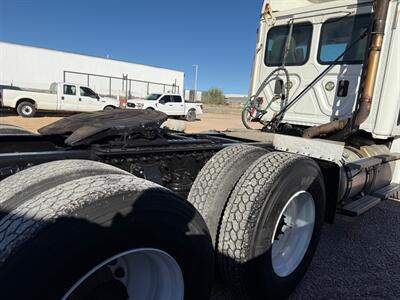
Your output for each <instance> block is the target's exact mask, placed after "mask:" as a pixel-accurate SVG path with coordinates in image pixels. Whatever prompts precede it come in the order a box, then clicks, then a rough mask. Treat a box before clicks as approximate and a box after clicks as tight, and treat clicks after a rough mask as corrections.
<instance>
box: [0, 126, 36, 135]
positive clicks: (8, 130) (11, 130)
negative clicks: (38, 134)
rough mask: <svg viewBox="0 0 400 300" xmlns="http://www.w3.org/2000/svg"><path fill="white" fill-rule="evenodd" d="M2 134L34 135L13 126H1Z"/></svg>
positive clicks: (0, 131) (0, 132)
mask: <svg viewBox="0 0 400 300" xmlns="http://www.w3.org/2000/svg"><path fill="white" fill-rule="evenodd" d="M2 134H11V135H26V134H34V133H33V132H31V131H29V130H27V129H25V128H22V127H19V126H16V125H11V124H0V135H2Z"/></svg>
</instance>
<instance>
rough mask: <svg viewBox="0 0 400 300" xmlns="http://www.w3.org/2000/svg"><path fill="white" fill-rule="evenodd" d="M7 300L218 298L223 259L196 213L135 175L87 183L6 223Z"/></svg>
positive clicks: (26, 206) (73, 184)
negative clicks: (214, 286) (217, 266)
mask: <svg viewBox="0 0 400 300" xmlns="http://www.w3.org/2000/svg"><path fill="white" fill-rule="evenodd" d="M0 236H1V239H0V282H1V286H2V291H1V295H2V298H4V299H26V298H29V299H68V300H72V299H128V296H129V297H130V299H139V300H145V299H146V300H147V299H153V300H169V299H171V300H175V299H183V298H184V297H185V299H209V296H210V290H211V283H212V274H213V251H212V245H211V239H210V236H209V234H208V231H207V226H206V224H205V223H204V221H203V219H202V218H201V216H200V215H199V214H198V213H197V212H196V210H195V209H194V207H193V206H191V205H190V204H189V203H188V202H187V201H185V200H183V199H181V198H179V197H178V196H177V195H175V194H174V193H172V192H170V191H169V190H167V189H165V188H162V187H160V186H158V185H156V184H154V183H150V182H149V181H146V180H144V179H140V178H137V177H134V176H127V175H115V174H114V175H100V176H93V177H86V178H81V179H78V180H74V181H70V182H67V183H64V184H61V185H59V186H56V187H53V188H51V189H49V190H46V191H44V192H43V193H41V194H39V195H37V196H35V197H33V198H32V199H29V200H27V201H25V202H24V203H22V204H21V205H19V206H18V207H17V208H16V209H15V210H13V211H11V212H9V214H8V215H7V216H6V217H5V218H3V219H2V220H1V221H0Z"/></svg>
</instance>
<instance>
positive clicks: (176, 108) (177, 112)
mask: <svg viewBox="0 0 400 300" xmlns="http://www.w3.org/2000/svg"><path fill="white" fill-rule="evenodd" d="M171 100H172V102H171V103H170V104H169V106H170V110H171V115H172V116H184V115H185V104H184V103H183V100H182V97H181V96H178V95H172V96H171Z"/></svg>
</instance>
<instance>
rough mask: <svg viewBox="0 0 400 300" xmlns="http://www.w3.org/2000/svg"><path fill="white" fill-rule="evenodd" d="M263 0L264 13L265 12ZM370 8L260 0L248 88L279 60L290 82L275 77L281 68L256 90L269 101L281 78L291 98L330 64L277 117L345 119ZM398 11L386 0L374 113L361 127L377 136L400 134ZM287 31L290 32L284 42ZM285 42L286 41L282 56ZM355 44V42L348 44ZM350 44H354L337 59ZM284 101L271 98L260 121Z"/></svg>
mask: <svg viewBox="0 0 400 300" xmlns="http://www.w3.org/2000/svg"><path fill="white" fill-rule="evenodd" d="M267 5H268V13H267V14H265V13H266V10H265V9H266V8H267ZM372 12H373V7H372V1H368V0H358V1H356V0H348V1H304V0H302V1H290V3H286V2H285V4H282V3H281V1H265V3H264V10H263V12H262V13H263V15H262V18H261V22H260V27H259V31H258V38H257V46H256V51H255V56H254V67H253V75H252V83H251V88H250V93H251V95H254V94H255V93H256V91H257V89H258V88H259V87H260V85H261V83H262V82H263V80H264V79H265V78H266V76H267V75H268V74H270V72H271V71H272V70H274V69H275V68H277V67H280V66H282V65H284V66H285V68H286V69H287V70H288V72H289V77H290V81H289V82H283V81H285V80H284V78H283V76H280V75H283V74H278V76H277V77H276V78H275V80H271V82H270V84H268V85H267V87H266V88H265V89H264V90H263V92H262V93H261V95H260V97H261V99H262V102H263V105H264V107H267V106H268V104H269V103H270V101H271V99H273V97H274V94H275V93H276V88H277V82H278V83H279V81H280V82H283V84H284V85H289V88H290V89H289V93H290V96H289V98H290V99H293V98H294V97H296V96H297V95H298V94H299V93H300V92H301V91H302V90H303V89H304V88H305V87H306V86H307V85H308V84H310V83H311V82H312V81H313V80H314V79H315V78H316V77H317V76H318V75H319V74H321V73H322V72H323V71H324V70H325V69H326V68H328V67H329V66H330V65H332V64H333V67H332V68H331V70H330V71H329V72H328V73H327V74H326V76H324V77H323V78H322V79H321V80H320V81H319V82H317V83H316V84H315V85H314V86H313V87H312V88H311V90H310V91H309V92H307V93H306V94H305V95H304V96H303V97H302V99H301V100H299V101H298V102H297V103H296V104H294V105H293V106H292V107H291V108H290V109H289V110H288V111H287V112H286V113H285V115H284V117H283V120H282V123H285V124H290V125H292V126H300V127H303V126H304V127H312V126H318V125H321V124H325V123H328V122H331V121H334V120H343V119H348V118H350V117H351V116H352V114H353V112H354V110H355V108H356V103H357V98H358V97H359V92H360V90H361V89H360V84H361V82H362V75H363V72H364V69H365V67H366V65H365V64H364V61H365V59H366V55H367V54H368V44H369V41H368V36H365V37H364V38H360V36H362V35H363V34H364V33H365V32H367V33H368V32H370V29H371V26H372V21H373V17H372ZM398 16H399V2H398V1H391V2H390V5H389V10H388V18H387V21H386V24H387V25H386V30H385V39H384V42H383V45H382V49H381V50H382V51H381V61H380V65H379V69H378V72H377V74H378V75H377V80H376V85H375V92H374V95H373V98H374V99H375V100H374V101H373V102H372V107H371V112H372V113H371V114H370V115H369V118H368V119H367V120H366V121H365V122H364V123H363V124H362V125H361V127H360V129H362V130H365V131H367V132H369V133H371V135H372V136H373V137H374V138H379V139H387V138H389V137H391V136H393V135H398V134H399V133H400V127H399V123H398V118H399V99H400V86H399V85H398V84H397V82H399V79H400V78H399V72H398V65H399V61H400V55H399V51H398V49H397V48H398V47H396V46H395V45H398V43H399V28H398V23H399V21H398ZM289 33H290V35H291V36H290V40H289V41H288V40H287V37H288V36H289ZM357 40H358V41H357ZM287 42H289V44H290V45H289V48H288V51H287V56H286V61H285V62H284V61H283V58H284V52H285V51H284V48H285V45H286V43H287ZM353 43H355V44H354V45H353V46H352V44H353ZM350 46H352V49H351V50H350V51H348V52H347V53H346V54H345V55H344V56H343V57H342V58H341V59H340V60H339V61H337V62H335V60H336V58H337V57H338V56H340V55H341V54H342V53H343V52H344V51H345V50H346V48H348V47H350ZM278 89H279V86H278ZM290 99H289V100H290ZM282 105H284V103H282V102H281V101H275V102H273V103H271V105H270V106H269V111H268V113H267V114H266V115H265V116H264V118H265V120H271V119H272V118H273V116H274V115H275V114H276V113H277V112H278V111H280V109H281V108H282ZM388 107H390V110H388V109H387V108H388ZM385 108H386V109H385Z"/></svg>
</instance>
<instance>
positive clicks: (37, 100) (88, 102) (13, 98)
mask: <svg viewBox="0 0 400 300" xmlns="http://www.w3.org/2000/svg"><path fill="white" fill-rule="evenodd" d="M1 94H2V97H1V98H0V104H1V105H0V106H3V107H10V108H15V109H16V110H17V112H18V114H19V115H20V116H22V117H27V118H29V117H33V116H34V115H35V114H36V112H37V111H38V110H44V111H64V112H90V111H99V110H111V109H114V108H117V107H119V101H118V100H116V99H112V98H104V97H100V96H99V95H98V94H97V93H95V92H94V91H93V90H91V89H90V88H88V87H86V86H81V85H77V84H71V83H64V82H62V83H57V82H55V83H52V84H51V85H50V89H49V90H48V91H39V90H28V89H19V88H16V89H15V88H13V89H7V88H6V89H3V90H2V93H1Z"/></svg>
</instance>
